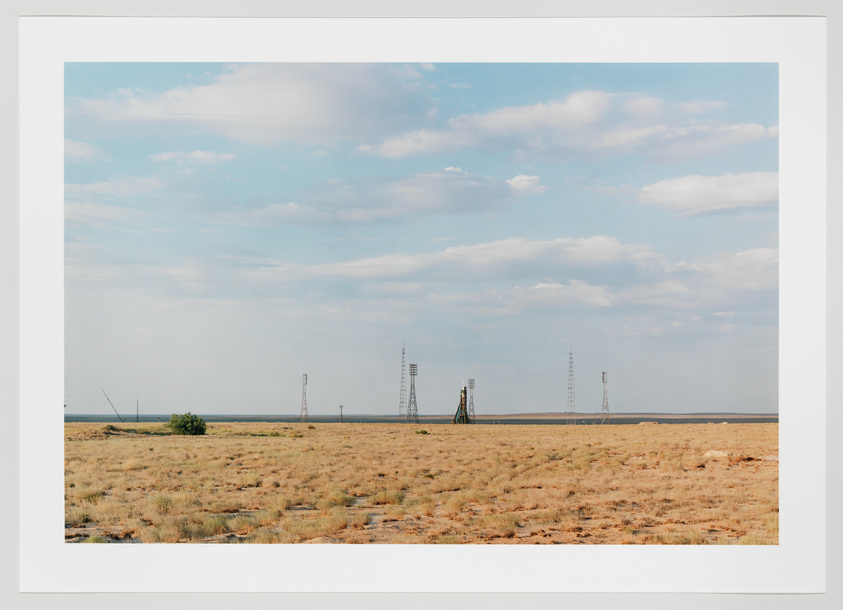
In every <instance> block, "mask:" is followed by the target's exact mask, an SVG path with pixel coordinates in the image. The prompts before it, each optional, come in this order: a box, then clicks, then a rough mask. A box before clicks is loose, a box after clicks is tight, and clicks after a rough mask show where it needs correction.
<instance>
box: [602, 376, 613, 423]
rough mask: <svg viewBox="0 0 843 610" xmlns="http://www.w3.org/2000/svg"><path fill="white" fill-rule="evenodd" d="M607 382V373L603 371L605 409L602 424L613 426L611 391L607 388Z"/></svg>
mask: <svg viewBox="0 0 843 610" xmlns="http://www.w3.org/2000/svg"><path fill="white" fill-rule="evenodd" d="M607 383H608V382H607V380H606V371H603V408H602V410H601V412H600V423H601V424H611V423H612V421H611V418H610V417H609V390H608V387H607Z"/></svg>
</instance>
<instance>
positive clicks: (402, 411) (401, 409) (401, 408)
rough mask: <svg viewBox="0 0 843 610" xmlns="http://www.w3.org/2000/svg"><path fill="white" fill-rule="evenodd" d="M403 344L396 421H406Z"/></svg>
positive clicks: (402, 347) (402, 345)
mask: <svg viewBox="0 0 843 610" xmlns="http://www.w3.org/2000/svg"><path fill="white" fill-rule="evenodd" d="M404 363H405V360H404V342H403V341H402V342H401V395H400V396H399V398H398V421H399V422H403V421H406V419H407V384H406V382H405V380H404V372H405V371H406V370H407V369H406V365H405V364H404Z"/></svg>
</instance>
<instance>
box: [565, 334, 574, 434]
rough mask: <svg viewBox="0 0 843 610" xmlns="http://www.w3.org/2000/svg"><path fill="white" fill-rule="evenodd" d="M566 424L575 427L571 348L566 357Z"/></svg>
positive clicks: (572, 349) (572, 350)
mask: <svg viewBox="0 0 843 610" xmlns="http://www.w3.org/2000/svg"><path fill="white" fill-rule="evenodd" d="M565 413H566V415H567V422H566V423H569V424H574V425H576V423H577V420H576V418H575V417H574V348H573V346H571V353H570V354H569V355H568V406H567V410H566V412H565Z"/></svg>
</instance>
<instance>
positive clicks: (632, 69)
mask: <svg viewBox="0 0 843 610" xmlns="http://www.w3.org/2000/svg"><path fill="white" fill-rule="evenodd" d="M777 91H778V72H777V66H776V65H775V64H671V63H665V64H559V63H543V64H518V63H512V64H483V63H476V64H354V63H346V64H341V63H336V64H295V63H287V64H269V63H266V64H237V65H232V64H183V63H155V64H145V63H68V64H65V354H66V365H65V402H66V404H67V407H66V409H65V412H66V413H67V414H82V413H87V414H102V415H110V414H112V413H113V412H112V411H111V407H110V406H109V404H108V402H107V401H106V399H105V397H104V396H103V395H102V392H103V390H105V392H106V393H107V394H108V396H109V397H110V398H111V400H112V401H113V402H114V404H115V406H116V407H117V409H118V410H119V411H121V413H122V414H124V415H125V414H130V413H131V412H132V411H134V409H135V404H136V402H139V403H140V411H141V413H147V414H169V413H177V412H178V413H183V412H187V411H190V412H193V413H199V414H208V415H212V414H239V415H247V414H254V415H298V413H299V411H300V408H301V402H302V374H303V373H307V374H308V386H307V404H308V411H309V414H310V415H311V416H320V415H326V416H337V415H338V414H339V405H340V404H342V405H343V406H344V408H343V412H344V416H353V415H355V414H361V415H362V414H367V415H397V414H398V408H399V394H400V382H401V353H402V346H403V348H404V349H405V350H406V362H407V363H408V364H409V363H417V364H418V377H417V378H416V380H415V391H416V400H417V404H418V411H419V415H442V414H448V415H452V414H453V413H454V412H455V411H456V408H457V406H458V404H459V392H460V389H461V387H462V385H463V384H464V383H465V382H466V381H467V380H468V379H469V378H472V379H475V380H476V388H475V390H474V403H475V410H476V413H477V414H478V415H480V414H506V413H533V412H553V411H556V412H564V411H565V409H566V405H567V400H568V366H569V357H570V354H571V353H573V361H574V378H575V405H576V411H578V412H581V413H589V414H590V413H594V412H599V411H600V409H601V405H602V399H603V385H602V381H601V374H602V372H603V371H606V372H607V379H608V399H609V408H610V411H611V412H680V413H692V412H745V413H774V412H777V411H778V373H777V371H778V321H779V320H778V97H777ZM407 383H408V385H409V378H408V379H407Z"/></svg>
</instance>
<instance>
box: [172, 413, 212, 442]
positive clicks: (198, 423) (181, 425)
mask: <svg viewBox="0 0 843 610" xmlns="http://www.w3.org/2000/svg"><path fill="white" fill-rule="evenodd" d="M170 429H171V430H172V431H173V434H187V435H190V436H198V435H202V434H205V420H204V419H202V418H201V417H198V416H196V415H191V414H190V412H188V413H185V414H184V415H176V414H175V413H173V415H172V416H171V417H170Z"/></svg>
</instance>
